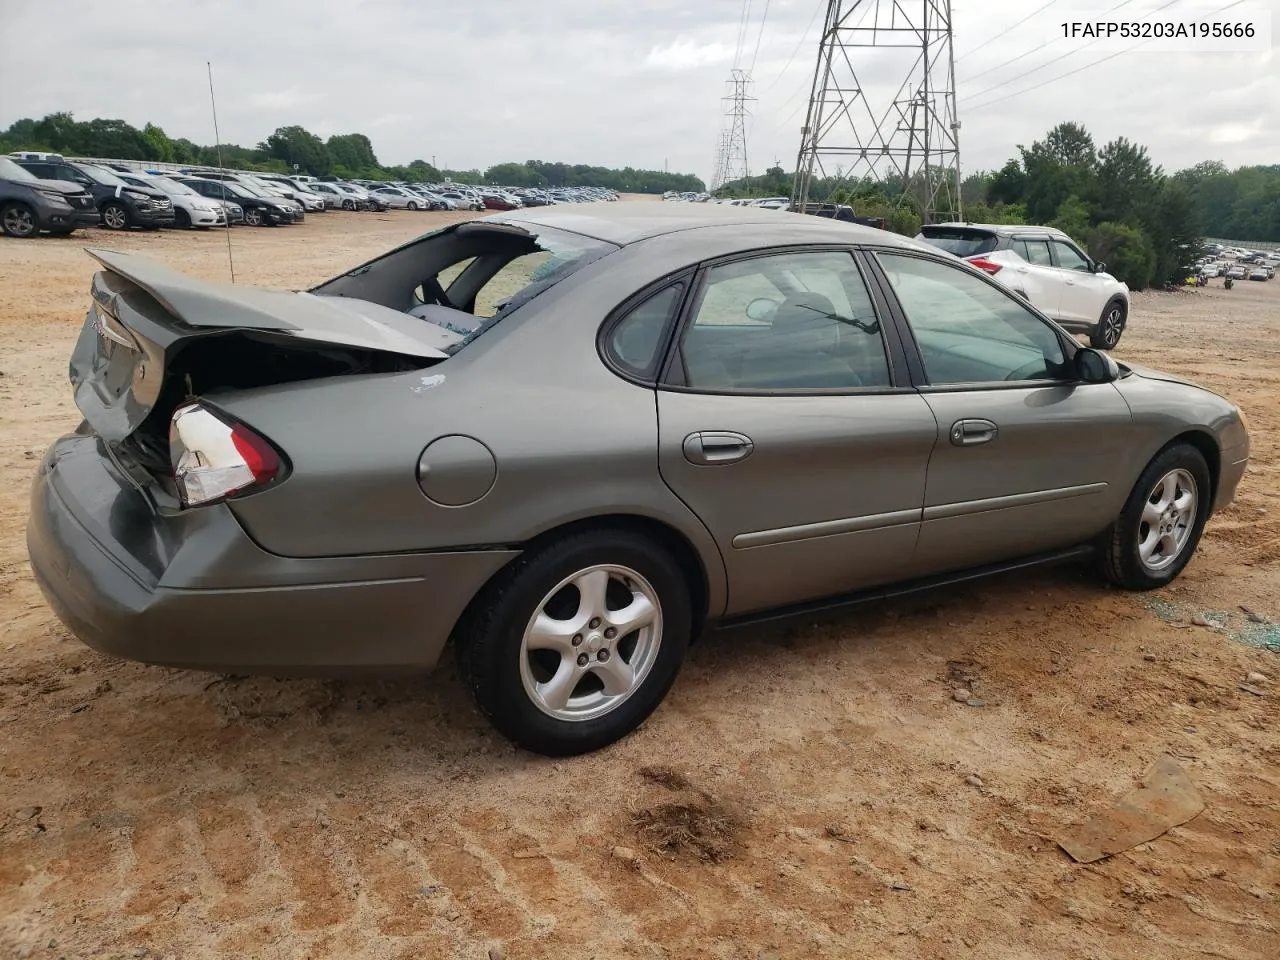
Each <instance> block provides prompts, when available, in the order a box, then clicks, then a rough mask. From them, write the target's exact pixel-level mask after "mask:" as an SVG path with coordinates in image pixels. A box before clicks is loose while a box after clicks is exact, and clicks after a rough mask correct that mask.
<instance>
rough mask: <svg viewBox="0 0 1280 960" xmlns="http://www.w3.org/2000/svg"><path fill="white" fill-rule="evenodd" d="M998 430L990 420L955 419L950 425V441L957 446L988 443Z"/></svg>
mask: <svg viewBox="0 0 1280 960" xmlns="http://www.w3.org/2000/svg"><path fill="white" fill-rule="evenodd" d="M999 432H1000V428H999V427H997V426H996V425H995V424H994V423H992V422H991V421H990V420H957V421H956V422H955V423H953V424H952V425H951V442H952V443H953V444H955V445H956V446H957V447H972V446H976V445H977V444H979V443H990V442H991V441H992V440H994V439H995V438H996V434H998V433H999Z"/></svg>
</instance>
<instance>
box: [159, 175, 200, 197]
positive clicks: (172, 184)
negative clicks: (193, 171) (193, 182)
mask: <svg viewBox="0 0 1280 960" xmlns="http://www.w3.org/2000/svg"><path fill="white" fill-rule="evenodd" d="M151 186H153V187H155V188H156V189H157V190H163V191H164V192H165V193H167V194H169V195H170V196H173V197H194V196H198V194H197V193H196V192H195V191H194V190H192V189H191V188H190V187H188V186H187V185H186V184H185V183H179V182H178V181H177V180H170V179H169V178H168V177H152V178H151Z"/></svg>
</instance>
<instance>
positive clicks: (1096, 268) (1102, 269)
mask: <svg viewBox="0 0 1280 960" xmlns="http://www.w3.org/2000/svg"><path fill="white" fill-rule="evenodd" d="M1093 272H1094V273H1106V272H1107V265H1106V264H1105V263H1103V262H1102V261H1100V260H1099V261H1097V262H1095V263H1094V265H1093Z"/></svg>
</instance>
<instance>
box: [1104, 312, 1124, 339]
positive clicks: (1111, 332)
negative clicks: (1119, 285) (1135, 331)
mask: <svg viewBox="0 0 1280 960" xmlns="http://www.w3.org/2000/svg"><path fill="white" fill-rule="evenodd" d="M1123 331H1124V311H1122V310H1121V309H1120V308H1119V307H1117V306H1111V307H1108V308H1107V312H1106V313H1105V314H1104V315H1103V317H1102V342H1103V343H1105V344H1106V345H1107V346H1108V347H1114V346H1115V345H1116V344H1117V343H1119V342H1120V334H1121V333H1122V332H1123Z"/></svg>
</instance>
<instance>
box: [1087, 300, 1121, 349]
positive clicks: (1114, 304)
mask: <svg viewBox="0 0 1280 960" xmlns="http://www.w3.org/2000/svg"><path fill="white" fill-rule="evenodd" d="M1127 319H1128V311H1127V310H1126V309H1125V305H1124V304H1123V303H1122V302H1121V301H1119V300H1112V301H1110V302H1108V303H1107V305H1106V306H1105V307H1103V308H1102V316H1100V317H1099V318H1098V323H1097V325H1096V326H1095V327H1094V328H1093V332H1092V333H1090V334H1089V346H1091V347H1093V348H1094V349H1095V350H1111V349H1113V348H1114V347H1115V345H1116V344H1118V343H1119V342H1120V337H1121V335H1123V333H1124V326H1125V322H1126V320H1127Z"/></svg>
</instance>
